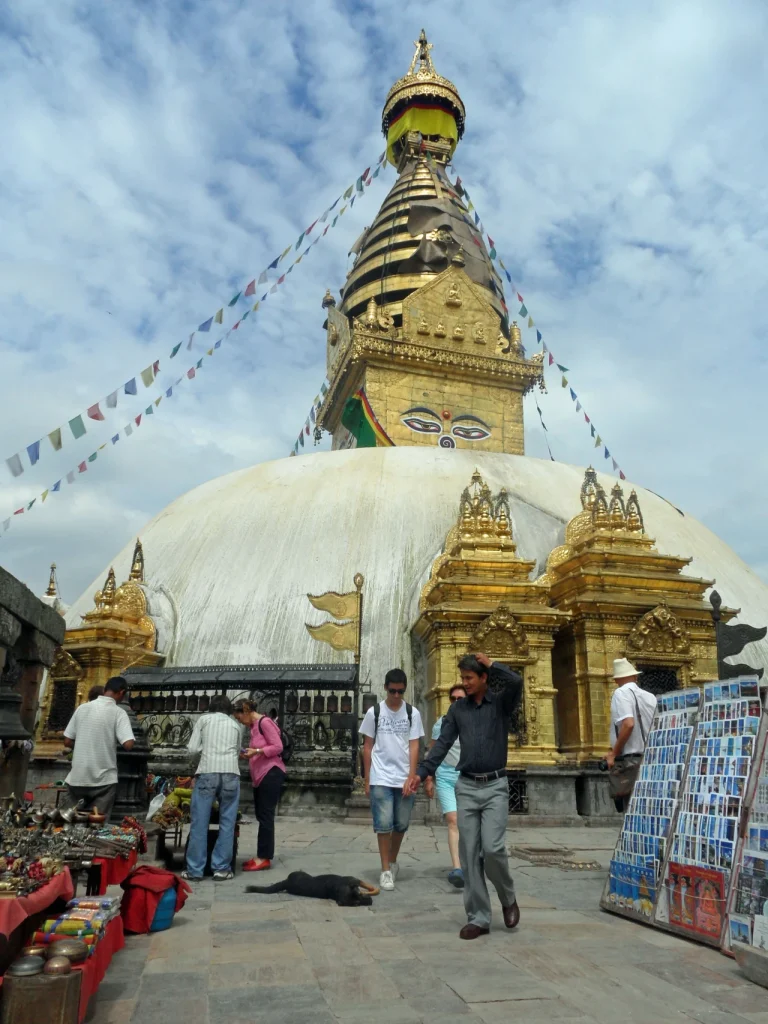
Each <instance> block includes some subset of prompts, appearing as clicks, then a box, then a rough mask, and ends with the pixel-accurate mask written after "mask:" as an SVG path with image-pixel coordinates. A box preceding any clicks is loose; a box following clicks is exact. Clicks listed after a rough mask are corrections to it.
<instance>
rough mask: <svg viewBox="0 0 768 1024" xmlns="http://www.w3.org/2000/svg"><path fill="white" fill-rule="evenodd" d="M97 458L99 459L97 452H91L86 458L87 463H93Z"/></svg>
mask: <svg viewBox="0 0 768 1024" xmlns="http://www.w3.org/2000/svg"><path fill="white" fill-rule="evenodd" d="M98 457H99V453H98V452H91V454H90V455H89V456H88V461H89V462H95V461H96V459H98Z"/></svg>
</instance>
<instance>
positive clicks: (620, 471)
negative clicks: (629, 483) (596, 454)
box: [619, 469, 627, 480]
mask: <svg viewBox="0 0 768 1024" xmlns="http://www.w3.org/2000/svg"><path fill="white" fill-rule="evenodd" d="M619 477H620V478H621V479H622V480H626V479H627V478H626V477H625V476H624V471H623V470H621V469H620V470H619Z"/></svg>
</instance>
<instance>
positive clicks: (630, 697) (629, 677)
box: [605, 658, 656, 810]
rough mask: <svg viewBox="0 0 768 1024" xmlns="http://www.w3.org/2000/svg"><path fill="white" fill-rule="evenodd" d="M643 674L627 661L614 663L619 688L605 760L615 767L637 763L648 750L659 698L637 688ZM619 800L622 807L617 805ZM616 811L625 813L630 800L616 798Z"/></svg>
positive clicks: (617, 687)
mask: <svg viewBox="0 0 768 1024" xmlns="http://www.w3.org/2000/svg"><path fill="white" fill-rule="evenodd" d="M639 675H640V673H639V672H638V671H637V669H636V668H635V666H634V665H633V664H632V663H631V662H629V661H627V659H626V658H617V659H616V660H615V661H614V663H613V680H614V682H615V683H616V689H615V690H614V692H613V696H612V697H611V741H612V745H611V749H610V750H609V752H608V754H607V756H606V758H605V760H606V761H607V763H608V767H609V768H612V767H613V765H614V764H615V762H616V761H618V760H629V759H633V760H636V761H638V763H639V760H640V758H641V757H642V754H643V751H644V750H645V742H646V739H647V738H648V733H649V732H650V729H651V723H652V722H653V716H654V714H655V713H656V698H655V697H654V695H653V694H652V693H649V692H648V691H647V690H643V689H641V688H640V687H639V686H638V685H637V679H638V676H639ZM619 800H621V802H622V805H623V806H622V807H621V808H620V807H619V805H618V802H619ZM615 803H616V809H617V810H622V809H623V808H624V807H626V805H627V804H628V803H629V797H628V796H627V797H617V799H616V801H615Z"/></svg>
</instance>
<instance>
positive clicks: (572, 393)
mask: <svg viewBox="0 0 768 1024" xmlns="http://www.w3.org/2000/svg"><path fill="white" fill-rule="evenodd" d="M569 391H570V392H571V401H572V402H575V401H576V392H575V391H574V390H573V388H569Z"/></svg>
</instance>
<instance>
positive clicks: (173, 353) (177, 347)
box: [171, 342, 181, 359]
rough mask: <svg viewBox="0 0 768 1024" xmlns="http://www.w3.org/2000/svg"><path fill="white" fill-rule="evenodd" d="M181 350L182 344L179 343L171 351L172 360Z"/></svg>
mask: <svg viewBox="0 0 768 1024" xmlns="http://www.w3.org/2000/svg"><path fill="white" fill-rule="evenodd" d="M180 348H181V342H179V344H178V345H175V346H174V348H173V349H171V359H173V357H174V356H175V355H176V353H177V352H178V351H179V349H180Z"/></svg>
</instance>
